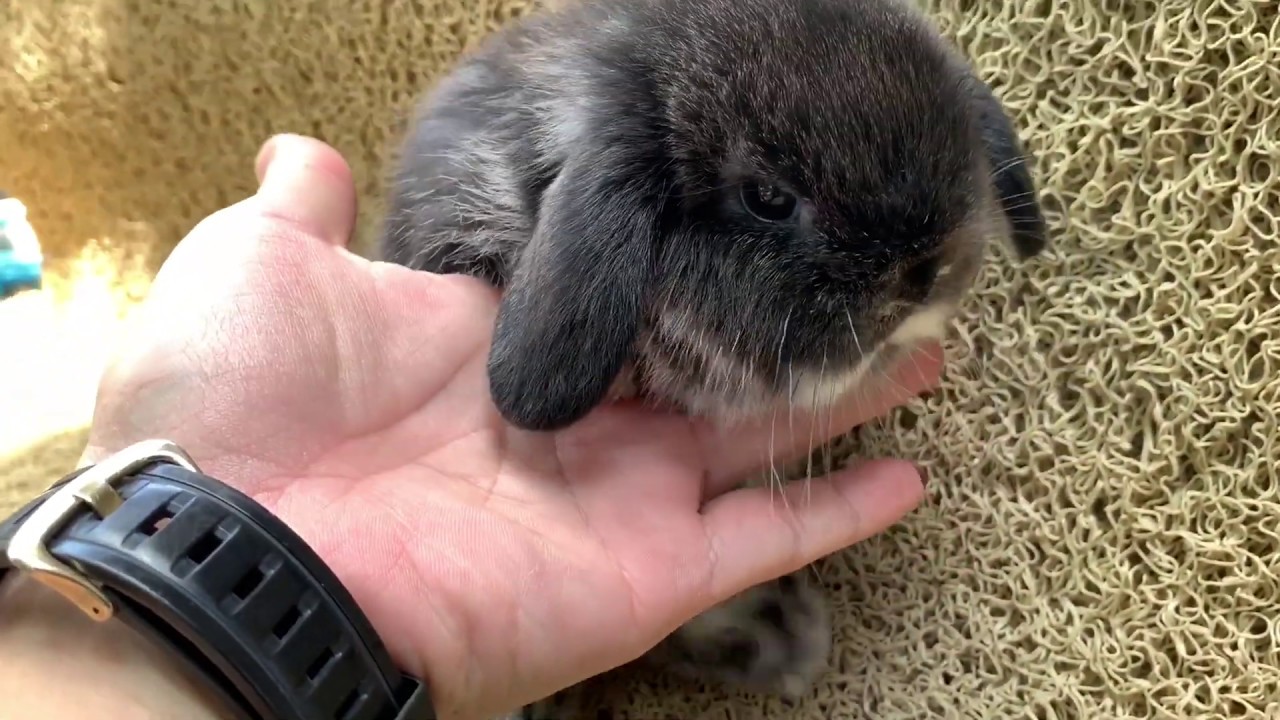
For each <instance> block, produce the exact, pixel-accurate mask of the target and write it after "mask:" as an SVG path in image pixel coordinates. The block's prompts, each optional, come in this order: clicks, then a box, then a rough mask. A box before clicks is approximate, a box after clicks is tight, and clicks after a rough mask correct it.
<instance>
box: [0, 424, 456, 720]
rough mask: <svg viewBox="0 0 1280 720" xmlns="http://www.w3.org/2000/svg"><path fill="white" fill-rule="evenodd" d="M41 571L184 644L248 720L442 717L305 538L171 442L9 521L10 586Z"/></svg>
mask: <svg viewBox="0 0 1280 720" xmlns="http://www.w3.org/2000/svg"><path fill="white" fill-rule="evenodd" d="M11 571H17V572H26V573H30V574H31V576H32V577H33V578H34V579H36V580H37V581H39V582H41V583H43V584H44V585H46V586H48V587H50V588H52V589H53V590H55V591H57V592H58V593H59V594H61V595H62V596H63V597H64V598H66V599H67V600H68V601H70V602H72V603H74V604H75V605H76V606H77V607H79V608H80V609H81V610H83V611H84V612H85V613H86V614H87V615H88V616H89V617H91V618H93V619H94V620H97V621H100V622H109V621H122V622H125V623H127V624H128V625H130V626H132V627H133V628H134V629H136V630H137V631H139V632H140V633H142V634H143V635H144V636H147V637H149V638H150V639H152V640H154V641H155V642H157V643H159V644H160V645H161V646H162V647H166V648H168V650H170V651H171V652H172V654H173V656H174V658H175V660H176V661H178V662H179V663H182V664H185V665H186V668H187V669H188V670H190V671H192V673H193V675H194V677H196V678H199V679H202V680H203V681H205V683H206V684H207V685H208V687H209V689H210V690H211V691H213V693H214V694H215V695H216V696H218V697H220V698H221V699H222V700H223V701H224V704H225V705H226V706H227V707H228V708H231V709H232V711H233V712H235V713H237V717H238V718H242V719H243V720H429V719H430V720H434V718H435V717H436V716H435V713H434V710H433V708H432V705H431V703H430V700H429V698H428V692H427V688H426V686H425V685H424V683H422V682H421V681H419V680H418V679H416V678H413V677H410V676H408V675H406V674H404V673H401V672H398V671H397V670H396V668H395V666H394V665H393V663H392V661H391V657H390V655H389V654H388V652H387V650H386V648H385V647H384V645H383V644H382V641H381V640H380V639H379V637H378V635H377V633H376V632H375V631H374V629H373V627H372V625H370V623H369V620H368V619H367V618H366V617H365V615H364V614H363V613H362V612H361V610H360V608H359V607H357V605H356V603H355V601H354V600H353V599H352V598H351V596H350V594H349V593H348V592H347V591H346V589H345V588H343V586H342V584H341V583H339V582H338V579H337V577H335V576H334V574H333V572H332V571H331V570H330V569H329V568H328V567H327V566H326V565H325V564H324V563H323V562H322V561H321V560H320V558H319V557H317V556H316V554H315V552H314V551H312V550H311V548H310V547H308V546H307V544H306V543H305V542H303V540H302V539H301V538H300V537H298V535H297V534H296V533H294V532H293V531H292V530H290V529H289V528H288V527H287V526H286V525H285V524H284V523H283V522H281V521H280V520H279V519H278V518H276V517H274V516H273V515H272V514H271V513H269V512H267V510H266V509H265V508H263V507H262V506H260V505H258V504H257V503H256V502H254V501H253V500H252V499H251V498H249V497H248V496H246V495H244V494H243V493H240V492H238V491H236V490H235V489H234V488H231V487H229V486H227V485H225V484H223V483H220V482H218V481H217V480H214V479H212V478H210V477H207V476H205V475H203V474H201V473H200V471H199V469H198V468H197V467H196V465H195V463H194V462H193V461H192V459H191V458H190V457H188V455H187V453H186V452H184V451H183V450H182V449H181V448H179V447H178V446H177V445H176V444H174V443H172V442H169V441H166V440H148V441H144V442H140V443H138V444H136V445H132V446H130V447H128V448H125V449H124V450H122V451H120V452H118V453H116V454H114V455H111V456H109V457H107V458H105V459H104V460H103V461H102V462H100V463H97V464H95V465H91V466H89V467H86V468H81V469H79V470H76V471H75V472H73V473H71V474H70V475H68V476H67V477H65V478H63V479H61V480H59V481H58V482H57V483H55V484H54V485H53V486H52V487H50V488H49V489H48V490H46V491H45V492H44V493H42V494H41V495H40V496H39V497H37V498H35V499H34V500H32V501H31V502H30V503H28V504H27V505H26V506H25V507H23V508H21V509H19V510H18V511H17V512H16V513H15V514H13V515H12V516H10V517H9V518H8V519H6V520H5V521H4V522H3V523H0V582H3V581H4V579H5V576H6V575H7V574H8V573H10V572H11Z"/></svg>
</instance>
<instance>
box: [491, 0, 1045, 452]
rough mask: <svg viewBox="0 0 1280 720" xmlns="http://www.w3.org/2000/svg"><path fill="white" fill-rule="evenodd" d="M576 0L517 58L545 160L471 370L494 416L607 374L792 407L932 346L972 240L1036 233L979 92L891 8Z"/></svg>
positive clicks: (514, 416) (1015, 169)
mask: <svg viewBox="0 0 1280 720" xmlns="http://www.w3.org/2000/svg"><path fill="white" fill-rule="evenodd" d="M595 6H596V7H597V10H596V12H595V13H594V14H592V13H586V14H583V15H582V16H580V19H579V20H578V24H577V25H576V26H575V25H572V24H570V25H569V26H567V27H568V28H569V29H568V30H565V31H564V32H565V35H564V37H562V38H560V39H558V40H557V41H556V42H554V43H551V44H550V45H549V48H550V49H549V50H547V51H546V52H545V53H544V54H543V55H541V56H540V57H541V60H540V61H539V62H540V64H541V65H542V67H543V69H542V71H541V72H542V73H543V75H544V76H545V77H546V78H548V79H547V80H546V81H545V82H546V86H545V87H546V90H545V93H544V94H543V95H542V96H541V97H542V98H543V100H542V101H541V102H540V104H539V108H538V110H539V112H541V113H544V117H545V118H546V119H545V122H544V124H545V127H544V129H543V131H542V132H541V134H540V136H539V142H540V143H541V147H542V148H543V149H544V151H545V152H546V154H547V156H548V157H554V158H555V161H556V167H555V172H554V173H549V174H548V176H547V178H546V185H545V189H544V190H543V191H542V194H541V201H540V204H539V206H538V213H537V221H536V228H535V231H534V234H533V238H532V240H531V242H530V244H529V246H528V247H527V248H526V250H525V252H524V255H523V256H522V258H521V261H520V264H519V267H518V268H516V269H515V271H514V273H513V276H512V278H511V279H510V282H509V283H508V286H507V288H506V292H505V296H504V299H503V301H502V306H501V309H500V313H499V320H498V327H497V332H496V334H495V340H494V346H493V350H492V353H491V356H490V366H489V370H490V379H491V386H492V389H493V392H494V398H495V401H496V402H497V404H498V407H499V408H500V410H501V411H502V413H503V414H504V415H505V416H506V417H507V418H508V419H509V420H511V421H512V422H514V423H515V424H517V425H520V426H523V427H527V428H535V429H551V428H557V427H563V426H565V425H567V424H569V423H571V422H573V421H575V420H577V419H578V418H580V417H581V416H583V415H584V414H586V413H587V412H589V411H590V410H591V409H592V408H593V407H594V406H596V405H597V404H599V403H600V402H601V401H602V400H603V399H604V398H605V397H606V395H607V393H608V392H609V389H610V387H611V386H612V385H613V384H614V383H615V382H618V380H619V377H620V376H626V377H629V378H630V379H631V380H632V381H633V382H634V384H635V386H636V387H637V388H638V389H639V390H640V391H641V392H642V393H643V394H644V395H647V396H649V397H650V398H652V399H655V400H660V401H666V402H668V403H671V404H674V405H676V406H678V407H679V408H682V409H683V410H685V411H687V412H690V413H694V414H699V415H706V416H711V417H714V418H719V419H734V418H741V417H743V416H750V415H759V414H761V413H764V412H768V411H770V410H771V409H774V408H777V407H778V406H779V405H782V406H783V407H786V406H787V405H793V406H794V405H800V406H807V407H809V408H812V409H817V408H819V407H821V406H824V405H826V404H828V403H832V402H834V401H836V400H838V399H840V398H841V397H843V396H845V394H847V393H848V392H849V391H851V390H854V389H855V388H856V387H857V386H858V384H859V383H860V382H861V381H862V380H863V379H864V378H874V377H876V376H877V375H878V363H883V362H885V361H886V360H887V358H889V357H891V356H892V355H893V354H894V353H895V352H896V351H901V350H905V349H907V348H909V347H910V346H911V345H913V344H914V343H917V342H919V341H922V340H925V339H929V338H936V337H940V336H941V335H942V334H943V332H944V328H945V326H946V324H947V321H948V320H949V318H950V317H951V316H952V314H953V313H954V311H955V310H956V308H957V305H958V304H959V303H960V301H961V300H962V298H963V296H964V294H965V292H966V291H967V290H968V289H969V287H970V286H971V284H972V283H973V281H974V279H975V276H976V274H977V273H978V270H979V267H980V263H981V261H982V259H983V256H984V250H985V247H986V244H987V241H988V240H989V239H990V238H993V237H996V238H1005V239H1006V240H1008V241H1009V242H1010V244H1011V246H1012V247H1013V248H1014V249H1015V250H1016V251H1017V253H1018V254H1019V255H1020V256H1022V257H1024V258H1025V257H1030V256H1031V255H1034V254H1036V253H1038V252H1040V250H1041V249H1042V248H1043V247H1044V245H1045V236H1044V223H1043V220H1042V217H1041V214H1040V210H1039V205H1038V201H1037V198H1036V189H1035V186H1034V183H1033V181H1032V179H1031V177H1030V175H1029V173H1028V170H1027V167H1026V163H1025V159H1024V157H1023V154H1022V150H1021V147H1020V143H1019V142H1018V140H1017V138H1016V134H1015V132H1014V130H1013V127H1012V125H1011V123H1010V121H1009V120H1008V118H1007V117H1006V115H1005V113H1004V111H1003V110H1002V108H1001V105H1000V103H999V102H998V101H997V100H996V98H995V97H994V96H993V95H992V93H991V91H990V89H989V88H988V87H987V86H986V85H985V84H984V83H982V82H981V81H980V80H978V79H977V78H976V77H975V76H974V75H973V74H972V71H971V70H970V69H969V67H968V65H967V64H966V63H965V62H964V61H963V60H961V59H960V57H959V56H958V55H957V54H956V53H955V51H954V50H953V49H952V48H950V47H949V46H948V45H947V44H946V43H945V41H944V40H942V39H941V38H940V36H939V35H938V34H937V33H936V31H935V30H934V29H933V28H932V26H931V25H930V24H929V23H928V21H927V20H925V19H924V18H922V17H921V16H920V15H919V14H918V13H917V12H916V11H914V10H912V9H911V8H909V7H908V6H906V5H904V4H900V3H899V2H897V1H896V0H651V1H648V2H645V1H642V2H633V3H610V2H603V3H595ZM575 27H576V30H575V29H574V28H575Z"/></svg>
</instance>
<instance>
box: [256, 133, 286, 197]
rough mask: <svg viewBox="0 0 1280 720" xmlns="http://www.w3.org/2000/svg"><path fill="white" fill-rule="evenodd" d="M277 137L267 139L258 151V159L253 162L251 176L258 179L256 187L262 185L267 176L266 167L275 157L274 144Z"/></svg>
mask: <svg viewBox="0 0 1280 720" xmlns="http://www.w3.org/2000/svg"><path fill="white" fill-rule="evenodd" d="M279 138H280V136H279V135H272V136H271V137H270V138H268V139H267V141H266V142H265V143H263V144H262V147H261V148H259V149H258V157H256V158H254V160H253V174H254V175H255V176H257V178H258V185H262V179H263V178H265V177H266V176H267V167H268V166H270V165H271V160H272V159H273V158H275V156H276V143H277V141H278V140H279Z"/></svg>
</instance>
